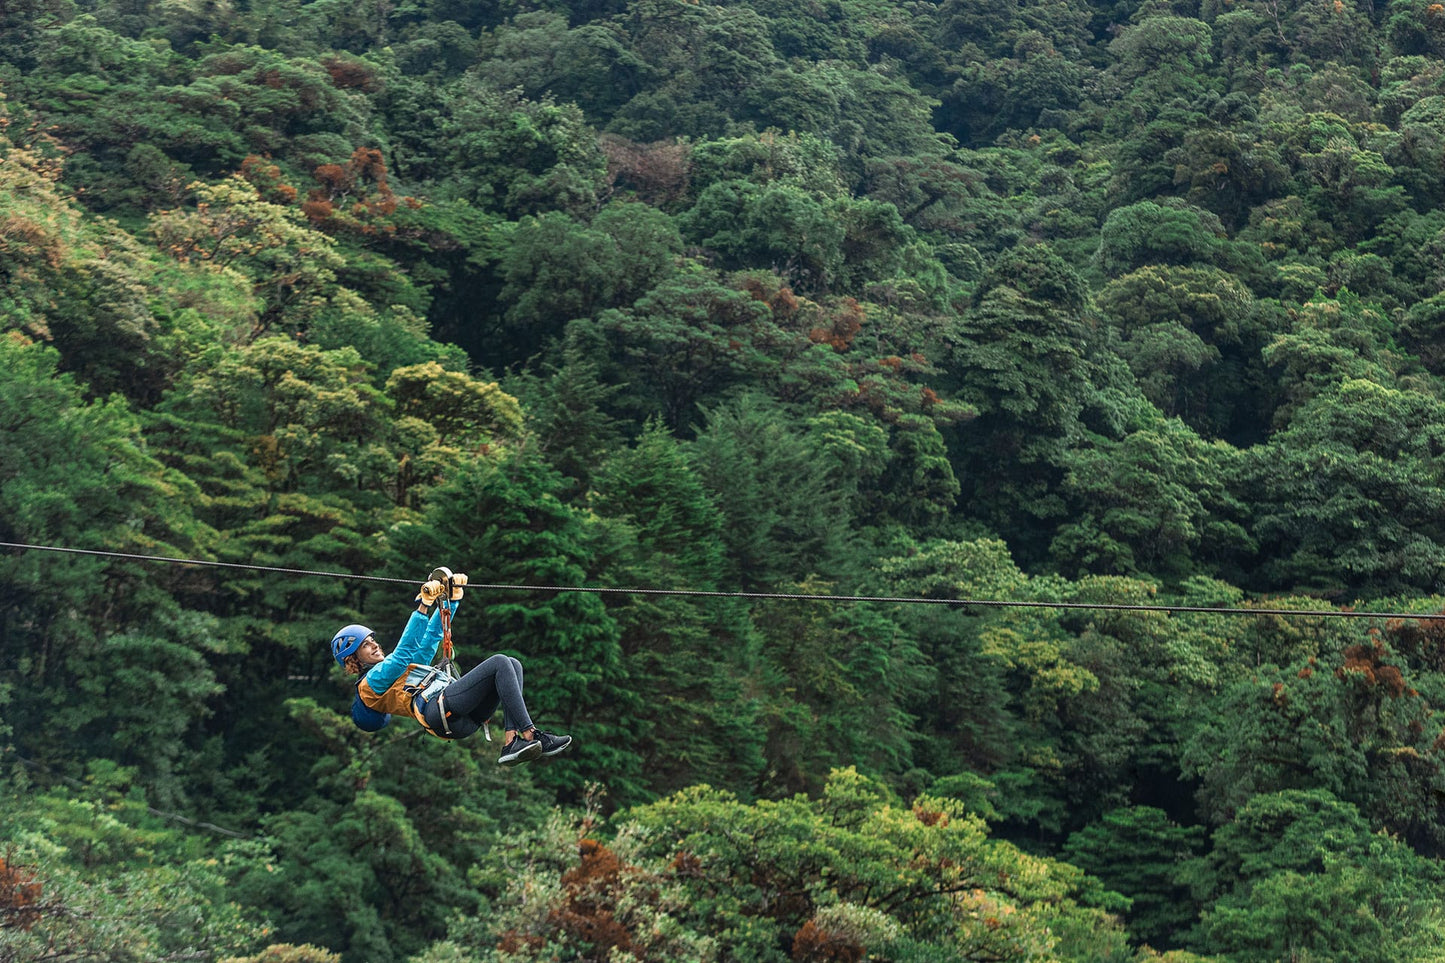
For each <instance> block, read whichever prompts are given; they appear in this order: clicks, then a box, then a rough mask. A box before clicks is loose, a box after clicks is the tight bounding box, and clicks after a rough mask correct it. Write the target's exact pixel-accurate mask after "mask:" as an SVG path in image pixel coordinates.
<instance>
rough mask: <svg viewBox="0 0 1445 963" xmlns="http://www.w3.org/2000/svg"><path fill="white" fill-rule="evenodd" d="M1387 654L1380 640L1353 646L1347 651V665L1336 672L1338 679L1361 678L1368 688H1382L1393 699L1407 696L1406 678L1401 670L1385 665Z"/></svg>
mask: <svg viewBox="0 0 1445 963" xmlns="http://www.w3.org/2000/svg"><path fill="white" fill-rule="evenodd" d="M1386 654H1387V652H1386V649H1385V646H1384V644H1383V643H1382V642H1380V641H1379V640H1378V639H1371V641H1370V642H1369V643H1368V644H1364V643H1361V644H1360V645H1352V646H1350V647H1349V648H1347V649H1345V664H1344V665H1342V666H1340V667H1339V668H1338V669H1336V670H1335V675H1336V677H1338V678H1341V679H1343V678H1345V677H1346V676H1348V675H1352V674H1353V675H1355V676H1357V677H1359V678H1360V679H1361V680H1363V682H1364V683H1365V685H1366V686H1370V687H1374V686H1381V687H1383V688H1384V690H1385V692H1386V693H1387V694H1388V695H1390V696H1391V697H1392V698H1395V697H1399V696H1402V695H1404V694H1405V689H1406V687H1405V677H1404V675H1403V674H1401V672H1400V670H1399V668H1397V667H1396V666H1393V665H1389V664H1387V663H1385V662H1384V661H1383V660H1384V658H1385V656H1386Z"/></svg>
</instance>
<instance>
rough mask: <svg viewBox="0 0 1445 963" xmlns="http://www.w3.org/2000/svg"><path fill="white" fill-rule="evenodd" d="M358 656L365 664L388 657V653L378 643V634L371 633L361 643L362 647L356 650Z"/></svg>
mask: <svg viewBox="0 0 1445 963" xmlns="http://www.w3.org/2000/svg"><path fill="white" fill-rule="evenodd" d="M356 657H357V658H358V659H360V660H361V662H362V664H363V665H371V664H372V663H375V662H380V661H381V660H382V659H384V658H386V653H385V652H383V651H382V650H381V646H379V645H377V644H376V636H374V635H369V636H367V637H366V641H365V642H363V643H361V648H359V649H357V650H356Z"/></svg>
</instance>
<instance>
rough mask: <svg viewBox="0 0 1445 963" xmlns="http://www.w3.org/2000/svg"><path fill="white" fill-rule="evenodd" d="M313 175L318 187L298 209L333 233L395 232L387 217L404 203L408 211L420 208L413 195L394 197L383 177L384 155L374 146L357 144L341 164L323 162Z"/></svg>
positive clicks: (384, 172)
mask: <svg viewBox="0 0 1445 963" xmlns="http://www.w3.org/2000/svg"><path fill="white" fill-rule="evenodd" d="M313 175H314V176H315V178H316V183H317V185H318V186H317V187H315V188H313V189H312V190H311V192H310V193H309V194H308V195H307V198H306V201H305V202H304V203H303V204H302V205H301V210H302V212H303V213H304V214H305V215H306V217H307V218H308V219H309V220H310V221H311V223H313V224H315V225H317V226H319V227H324V228H326V229H327V230H330V231H333V232H334V231H336V230H352V231H355V232H357V233H359V234H376V233H378V232H380V233H384V234H395V233H396V225H395V224H393V223H391V222H390V221H389V220H388V219H389V218H390V217H391V216H392V215H393V214H395V213H396V209H397V208H398V207H399V206H401V205H403V204H404V205H405V206H406V207H407V209H408V210H416V209H417V208H419V207H421V202H420V201H418V200H417V199H416V198H414V197H397V196H396V194H395V193H394V192H393V191H392V189H391V185H390V184H388V183H387V179H386V158H385V157H383V156H382V153H381V151H380V150H378V149H377V148H375V147H358V148H356V150H354V151H352V152H351V157H350V159H349V160H347V162H346V163H345V164H344V165H343V164H322V165H321V166H320V167H317V168H316V170H315V171H314V172H313ZM368 188H369V189H370V190H369V191H368ZM343 202H345V203H343ZM338 212H344V213H338Z"/></svg>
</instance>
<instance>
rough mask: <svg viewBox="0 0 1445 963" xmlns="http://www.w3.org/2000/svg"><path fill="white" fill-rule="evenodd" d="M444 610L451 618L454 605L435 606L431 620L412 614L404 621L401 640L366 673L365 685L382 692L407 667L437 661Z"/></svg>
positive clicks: (445, 603)
mask: <svg viewBox="0 0 1445 963" xmlns="http://www.w3.org/2000/svg"><path fill="white" fill-rule="evenodd" d="M443 605H445V606H446V607H447V611H449V612H450V613H451V614H452V615H453V616H455V615H456V611H457V605H458V603H457V602H451V601H447V602H438V603H437V607H436V609H435V610H433V611H432V614H431V618H427V617H426V616H425V615H422V614H421V613H420V612H413V613H411V618H409V619H407V622H406V628H405V629H404V630H403V631H402V633H401V639H400V640H399V641H398V642H397V643H396V648H395V649H394V650H392V653H391V654H390V655H388V656H387V657H386V658H385V659H382V660H381V661H380V662H378V663H377V664H376V665H374V666H372V667H371V671H370V672H368V673H366V683H367V685H369V686H371V688H372V689H373V690H375V691H377V692H385V691H386V690H387V689H389V688H391V686H392V684H393V683H395V682H396V680H397V679H399V678H401V674H402V673H403V672H405V671H406V667H407V666H409V665H411V664H412V663H413V662H415V663H417V664H418V665H430V664H431V662H432V660H433V659H435V658H436V657H437V647H438V646H440V645H441V643H442V606H443Z"/></svg>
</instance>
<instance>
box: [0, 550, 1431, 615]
mask: <svg viewBox="0 0 1445 963" xmlns="http://www.w3.org/2000/svg"><path fill="white" fill-rule="evenodd" d="M0 548H13V549H19V550H21V551H35V552H65V553H69V554H73V555H100V556H105V557H107V558H121V559H129V560H131V561H142V562H169V563H171V564H174V565H200V566H208V567H211V568H234V569H245V570H247V571H255V572H271V573H274V574H279V575H303V576H309V577H315V578H335V579H343V580H350V581H358V582H388V583H393V584H397V585H414V584H415V581H414V580H412V579H404V578H388V577H386V576H383V575H357V574H354V573H351V572H327V571H321V570H318V569H305V568H281V567H278V566H274V565H255V564H252V563H247V562H217V561H211V560H209V559H203V558H171V557H169V556H166V555H143V554H138V553H134V552H106V551H101V550H99V549H90V548H67V547H64V546H60V545H30V544H26V543H23V542H0ZM466 587H467V588H468V589H470V590H472V591H483V592H582V593H590V594H593V595H672V596H682V597H685V598H718V599H773V600H782V601H792V602H875V603H878V604H896V605H952V606H960V607H961V606H969V605H972V606H979V607H982V608H1012V609H1083V610H1088V611H1108V612H1165V613H1168V614H1171V615H1176V614H1182V613H1202V614H1208V615H1243V616H1256V615H1281V616H1301V617H1312V618H1336V619H1426V620H1429V619H1445V612H1437V613H1434V614H1430V613H1424V612H1360V611H1355V610H1352V609H1281V608H1231V607H1228V606H1211V605H1145V604H1142V603H1132V602H1039V601H1033V600H1028V599H974V598H937V599H936V598H924V597H921V596H889V595H811V594H805V593H801V592H720V591H710V590H705V589H661V588H637V587H630V588H629V587H599V586H587V585H511V584H501V583H492V582H468V583H467V586H466Z"/></svg>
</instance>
